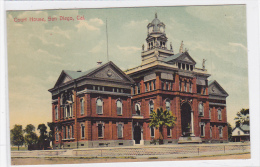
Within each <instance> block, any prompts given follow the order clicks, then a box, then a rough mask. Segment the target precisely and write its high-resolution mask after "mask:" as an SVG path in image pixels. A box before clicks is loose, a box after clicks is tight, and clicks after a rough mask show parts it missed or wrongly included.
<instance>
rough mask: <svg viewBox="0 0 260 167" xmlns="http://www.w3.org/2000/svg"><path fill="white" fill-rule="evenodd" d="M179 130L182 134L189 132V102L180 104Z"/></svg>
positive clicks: (186, 134)
mask: <svg viewBox="0 0 260 167" xmlns="http://www.w3.org/2000/svg"><path fill="white" fill-rule="evenodd" d="M181 130H182V136H190V134H191V106H190V104H189V103H187V102H186V103H183V104H182V106H181Z"/></svg>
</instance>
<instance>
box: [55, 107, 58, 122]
mask: <svg viewBox="0 0 260 167" xmlns="http://www.w3.org/2000/svg"><path fill="white" fill-rule="evenodd" d="M55 119H56V120H58V106H55Z"/></svg>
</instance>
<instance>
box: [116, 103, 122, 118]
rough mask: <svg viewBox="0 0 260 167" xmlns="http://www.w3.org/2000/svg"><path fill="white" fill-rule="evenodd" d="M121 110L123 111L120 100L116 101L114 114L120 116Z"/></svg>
mask: <svg viewBox="0 0 260 167" xmlns="http://www.w3.org/2000/svg"><path fill="white" fill-rule="evenodd" d="M122 109H123V106H122V102H121V101H120V100H117V101H116V112H117V115H122V113H123V112H122Z"/></svg>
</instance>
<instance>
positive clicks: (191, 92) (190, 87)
mask: <svg viewBox="0 0 260 167" xmlns="http://www.w3.org/2000/svg"><path fill="white" fill-rule="evenodd" d="M190 93H192V82H190Z"/></svg>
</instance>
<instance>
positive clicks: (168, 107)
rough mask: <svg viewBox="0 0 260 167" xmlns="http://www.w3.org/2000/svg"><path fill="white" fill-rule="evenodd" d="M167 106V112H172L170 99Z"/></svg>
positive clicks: (166, 103)
mask: <svg viewBox="0 0 260 167" xmlns="http://www.w3.org/2000/svg"><path fill="white" fill-rule="evenodd" d="M165 106H166V110H167V111H170V110H171V103H170V100H169V99H167V100H166V102H165Z"/></svg>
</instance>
